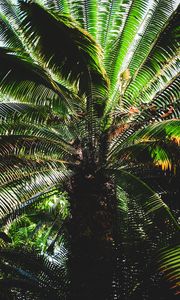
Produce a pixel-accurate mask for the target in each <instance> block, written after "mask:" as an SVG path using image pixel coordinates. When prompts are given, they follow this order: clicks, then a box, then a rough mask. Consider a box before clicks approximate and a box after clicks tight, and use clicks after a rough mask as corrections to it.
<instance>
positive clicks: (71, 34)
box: [21, 2, 106, 92]
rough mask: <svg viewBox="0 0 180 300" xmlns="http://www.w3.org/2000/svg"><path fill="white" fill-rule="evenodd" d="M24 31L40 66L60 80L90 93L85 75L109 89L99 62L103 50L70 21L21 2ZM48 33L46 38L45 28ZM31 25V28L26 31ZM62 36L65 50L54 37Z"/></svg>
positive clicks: (65, 17)
mask: <svg viewBox="0 0 180 300" xmlns="http://www.w3.org/2000/svg"><path fill="white" fill-rule="evenodd" d="M21 10H22V13H21V20H22V24H21V26H22V31H23V32H24V35H25V38H26V43H27V45H28V46H29V47H30V48H32V50H33V53H34V55H35V56H36V58H37V59H38V61H39V62H41V64H42V63H43V64H44V65H46V68H49V69H50V70H51V71H52V72H54V73H55V75H56V76H57V77H58V78H59V79H60V80H61V76H63V77H64V78H65V79H67V80H68V81H70V82H76V83H79V88H80V90H81V91H82V92H87V82H84V80H83V77H84V74H86V76H88V78H89V75H88V74H89V72H90V74H91V80H92V82H93V83H94V84H95V85H98V84H100V85H102V86H106V80H105V76H104V73H105V72H104V70H103V69H102V67H101V65H100V61H99V57H100V56H101V55H100V50H99V48H98V46H97V45H96V43H95V42H94V40H93V39H92V38H91V37H90V36H89V35H88V34H87V33H85V32H84V31H83V30H81V29H80V28H77V25H75V23H74V22H73V21H72V20H71V19H70V18H68V17H67V16H62V15H59V14H57V13H55V12H54V13H52V12H47V11H45V10H44V9H42V7H41V6H39V5H38V4H35V3H31V2H21ZM44 23H46V24H47V26H48V33H47V32H46V34H44V26H43V24H44ZM27 24H28V27H27ZM55 35H56V36H61V39H62V40H63V47H61V46H60V45H59V44H57V43H56V40H55V39H54V36H55Z"/></svg>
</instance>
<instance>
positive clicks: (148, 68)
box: [124, 1, 179, 103]
mask: <svg viewBox="0 0 180 300" xmlns="http://www.w3.org/2000/svg"><path fill="white" fill-rule="evenodd" d="M162 2H164V1H162ZM165 2H166V6H165V5H164V3H161V5H159V6H158V10H157V15H153V18H154V21H152V23H150V25H149V27H148V32H145V35H144V39H143V38H142V39H141V42H140V44H139V47H138V48H137V50H136V51H137V55H136V52H135V55H134V56H133V57H134V59H133V61H131V63H130V65H129V68H130V72H131V74H134V76H133V79H132V82H131V84H130V85H129V86H128V88H127V91H126V92H125V96H124V97H125V99H126V100H127V97H128V101H129V103H133V101H134V99H135V98H137V97H138V101H140V100H141V101H143V100H144V99H145V95H146V89H147V87H146V85H147V86H150V84H151V86H153V82H154V81H155V77H154V76H156V75H157V79H158V81H159V80H160V75H161V74H163V76H165V74H166V72H170V73H171V69H170V68H169V67H167V64H169V66H171V63H172V62H173V64H174V61H173V58H174V57H175V59H174V60H176V56H177V53H178V48H179V43H178V31H177V25H178V19H179V9H177V10H176V11H175V13H174V14H172V15H171V16H170V19H169V20H168V22H167V23H166V24H165V26H163V25H164V19H165V17H162V16H161V14H163V13H164V14H165V15H166V14H168V12H169V10H170V8H171V2H170V1H165ZM159 20H162V22H159ZM157 24H158V26H157ZM151 27H152V28H151ZM157 32H160V34H159V35H158V36H157ZM154 36H156V40H155V41H154ZM153 41H154V42H153ZM150 44H151V48H150V49H151V51H150V50H149V45H150ZM145 49H147V50H145ZM146 52H147V53H148V57H147V56H145V55H147V54H146ZM143 57H145V59H144V60H143ZM163 68H164V72H163ZM177 69H178V68H177ZM172 72H173V70H172ZM172 74H174V73H172ZM173 76H174V75H173ZM165 81H166V80H165ZM137 86H138V93H137ZM156 91H157V88H156ZM141 92H142V98H141V97H139V94H140V93H141ZM151 93H152V88H151ZM128 95H129V96H128ZM147 96H148V95H147ZM150 99H151V98H150Z"/></svg>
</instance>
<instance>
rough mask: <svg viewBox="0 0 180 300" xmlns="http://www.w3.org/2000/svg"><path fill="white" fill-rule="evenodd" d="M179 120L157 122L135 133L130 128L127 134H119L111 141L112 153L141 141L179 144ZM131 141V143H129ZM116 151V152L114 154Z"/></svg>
mask: <svg viewBox="0 0 180 300" xmlns="http://www.w3.org/2000/svg"><path fill="white" fill-rule="evenodd" d="M179 124H180V123H179V120H178V119H177V120H176V119H174V120H167V121H162V122H160V123H158V122H156V123H154V124H152V125H149V126H147V127H145V128H144V129H140V130H138V131H137V132H135V133H133V130H132V129H130V130H129V132H126V133H125V136H123V138H122V136H119V137H117V138H116V139H115V141H114V142H112V143H111V150H110V155H114V154H115V153H118V151H119V150H120V149H122V148H123V147H124V146H125V148H126V147H127V146H130V145H131V143H132V144H134V143H135V144H138V143H139V142H150V141H152V142H158V141H163V140H167V141H172V142H174V143H176V144H179V137H180V130H179V128H180V127H179ZM129 142H130V143H129ZM113 153H114V154H113Z"/></svg>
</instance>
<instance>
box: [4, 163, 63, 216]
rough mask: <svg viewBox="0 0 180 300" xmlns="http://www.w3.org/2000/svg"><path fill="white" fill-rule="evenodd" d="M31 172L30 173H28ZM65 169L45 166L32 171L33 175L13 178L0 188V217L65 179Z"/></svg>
mask: <svg viewBox="0 0 180 300" xmlns="http://www.w3.org/2000/svg"><path fill="white" fill-rule="evenodd" d="M29 174H31V173H29ZM66 174H67V171H66V170H63V168H62V167H60V168H59V169H58V168H57V169H55V170H52V169H51V168H47V169H46V170H42V171H39V172H38V171H37V170H36V171H34V175H33V173H32V176H31V177H29V176H28V175H26V176H24V180H23V176H22V175H21V176H22V179H19V180H17V181H16V180H13V182H10V183H9V184H7V185H5V186H3V187H2V188H1V189H0V217H1V218H3V217H4V216H5V215H7V214H9V213H11V212H12V211H13V210H15V209H16V208H18V207H19V205H20V203H25V202H26V201H28V200H29V199H30V198H32V197H33V196H34V195H36V194H37V193H39V192H44V191H45V190H47V187H49V188H50V187H51V188H54V186H57V185H60V183H61V182H63V181H64V180H66V178H67V177H66Z"/></svg>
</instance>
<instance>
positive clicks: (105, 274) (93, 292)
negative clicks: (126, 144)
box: [68, 171, 116, 300]
mask: <svg viewBox="0 0 180 300" xmlns="http://www.w3.org/2000/svg"><path fill="white" fill-rule="evenodd" d="M70 202H71V214H72V219H71V222H70V226H69V234H70V238H71V254H70V259H69V272H70V281H71V288H70V297H69V298H68V299H71V300H75V299H78V300H81V299H82V300H85V299H86V300H90V299H91V300H93V299H98V300H101V299H102V300H106V299H112V293H113V291H112V282H113V272H114V260H115V258H114V250H113V249H114V220H115V209H116V197H115V190H114V185H113V182H112V180H111V179H107V178H105V176H103V174H99V175H92V174H83V172H82V171H80V172H79V173H78V174H77V175H76V176H74V178H73V179H72V182H71V188H70Z"/></svg>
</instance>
